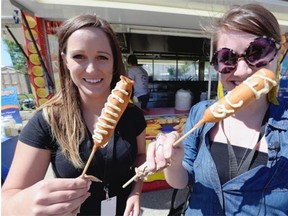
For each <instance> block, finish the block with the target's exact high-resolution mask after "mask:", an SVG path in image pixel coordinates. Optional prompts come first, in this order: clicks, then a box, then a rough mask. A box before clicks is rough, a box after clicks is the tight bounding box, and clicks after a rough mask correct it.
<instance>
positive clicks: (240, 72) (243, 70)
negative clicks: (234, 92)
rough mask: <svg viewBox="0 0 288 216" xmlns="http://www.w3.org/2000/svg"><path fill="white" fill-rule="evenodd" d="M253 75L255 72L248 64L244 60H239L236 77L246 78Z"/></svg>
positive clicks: (235, 72)
mask: <svg viewBox="0 0 288 216" xmlns="http://www.w3.org/2000/svg"><path fill="white" fill-rule="evenodd" d="M252 73H253V71H252V69H251V68H250V67H249V65H248V64H247V62H246V61H245V60H244V59H243V58H241V59H239V60H238V64H237V67H236V70H235V71H234V76H238V77H246V76H247V75H250V74H252Z"/></svg>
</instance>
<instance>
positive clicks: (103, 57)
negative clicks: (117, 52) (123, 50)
mask: <svg viewBox="0 0 288 216" xmlns="http://www.w3.org/2000/svg"><path fill="white" fill-rule="evenodd" d="M97 59H99V60H107V59H108V58H107V57H106V56H98V57H97Z"/></svg>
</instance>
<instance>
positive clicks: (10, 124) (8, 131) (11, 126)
mask: <svg viewBox="0 0 288 216" xmlns="http://www.w3.org/2000/svg"><path fill="white" fill-rule="evenodd" d="M2 124H3V128H4V132H5V135H6V136H17V134H18V130H17V128H16V122H15V120H14V118H13V116H11V115H8V116H4V117H3V118H2Z"/></svg>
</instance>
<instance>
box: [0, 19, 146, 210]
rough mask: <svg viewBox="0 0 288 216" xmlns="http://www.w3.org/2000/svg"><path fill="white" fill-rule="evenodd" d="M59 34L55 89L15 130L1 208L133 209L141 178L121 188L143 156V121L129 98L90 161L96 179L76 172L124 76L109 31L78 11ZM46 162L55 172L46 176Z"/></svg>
mask: <svg viewBox="0 0 288 216" xmlns="http://www.w3.org/2000/svg"><path fill="white" fill-rule="evenodd" d="M58 38H59V39H58V42H59V65H60V84H61V88H60V90H59V92H58V93H57V94H56V95H55V96H54V97H53V98H51V100H49V101H48V102H47V103H45V104H44V105H43V106H41V107H40V108H39V109H38V110H37V112H36V113H35V115H34V116H33V117H32V119H30V121H29V122H28V124H27V125H26V126H25V128H24V129H23V131H22V132H21V134H20V136H19V141H18V144H17V149H16V152H15V155H14V160H13V163H12V166H11V168H10V171H9V174H8V177H7V179H6V181H5V184H4V185H3V188H2V213H3V215H66V214H71V213H74V214H75V213H76V211H77V209H78V208H79V206H81V209H80V214H79V215H100V213H101V212H102V213H101V214H110V213H111V214H114V215H139V211H140V194H141V190H142V182H138V183H135V184H134V185H133V186H131V187H129V188H127V189H126V188H125V189H123V188H122V185H123V183H125V182H126V181H127V180H128V179H129V178H131V177H132V176H133V175H134V169H133V167H135V166H138V165H139V164H141V163H142V162H143V161H144V160H145V127H146V122H145V119H144V116H143V113H142V111H141V110H140V109H139V108H138V107H136V106H134V105H132V104H128V107H127V108H126V110H125V111H124V113H123V115H122V116H121V118H120V120H119V122H118V124H117V126H116V128H115V132H114V136H112V139H110V141H111V142H110V141H109V143H108V145H106V146H105V147H104V148H100V149H98V150H97V151H96V154H95V156H94V157H93V159H92V162H91V164H90V166H89V168H88V171H87V174H89V175H93V176H95V177H97V178H98V179H100V180H102V182H93V183H91V181H89V180H87V179H85V178H77V177H79V176H80V175H81V173H82V171H83V167H84V164H85V163H86V161H87V160H88V157H89V155H90V153H91V150H92V147H93V139H92V135H93V130H94V125H95V123H96V122H97V121H98V117H99V116H100V114H101V110H102V108H103V107H104V104H105V103H106V101H107V98H108V96H109V95H110V92H111V90H112V89H113V88H114V87H115V85H116V83H117V82H118V81H119V79H120V75H124V74H125V71H124V66H123V62H122V57H121V51H120V47H119V44H118V41H117V38H116V36H115V33H114V32H113V30H112V28H111V26H110V25H109V24H108V23H107V22H106V21H105V20H103V19H101V18H99V17H97V16H96V15H95V14H83V15H79V16H76V17H73V18H71V19H69V20H67V21H65V22H64V23H63V24H62V25H61V27H60V28H59V31H58ZM49 163H51V165H52V168H53V171H54V174H55V177H56V178H55V179H49V180H47V179H44V176H45V173H46V171H47V169H48V166H49ZM101 203H102V204H101ZM103 203H104V204H103Z"/></svg>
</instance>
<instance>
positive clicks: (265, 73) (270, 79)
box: [122, 68, 277, 187]
mask: <svg viewBox="0 0 288 216" xmlns="http://www.w3.org/2000/svg"><path fill="white" fill-rule="evenodd" d="M276 84H277V82H276V81H275V74H274V73H273V72H272V71H270V70H268V69H264V68H263V69H260V70H258V71H257V72H255V73H254V74H253V75H252V76H250V77H248V78H247V79H246V80H245V81H244V82H243V83H241V84H240V85H239V86H236V87H235V88H234V89H233V90H231V91H229V92H228V93H227V94H226V96H225V97H223V98H221V99H219V100H218V101H216V102H215V103H214V104H212V105H211V106H210V107H208V108H207V109H206V110H205V112H204V114H203V117H202V119H201V120H200V121H199V122H197V123H196V124H195V125H194V127H193V128H192V129H190V130H189V131H188V132H187V133H186V134H184V135H183V136H181V137H180V138H179V139H178V140H177V141H176V142H174V143H173V146H174V147H175V146H176V145H177V144H179V143H180V142H181V141H182V140H183V139H185V138H186V137H187V136H189V135H190V134H191V133H192V132H194V131H195V130H196V129H197V128H199V127H200V126H201V125H202V124H204V123H206V122H219V121H221V120H223V119H225V118H227V117H228V116H231V115H233V114H234V113H235V112H236V111H238V110H239V109H241V108H243V107H246V106H247V105H248V104H249V103H251V102H252V101H253V100H255V99H259V98H260V97H261V96H262V95H263V94H267V93H268V92H269V91H270V90H271V89H272V88H273V87H274V86H276ZM140 168H141V170H140ZM164 168H165V167H164ZM164 168H162V169H164ZM160 170H161V169H159V170H157V171H156V172H158V171H160ZM150 174H153V173H152V172H149V171H147V165H146V162H145V163H144V164H142V165H141V166H140V167H138V168H136V175H134V176H133V177H132V178H131V179H130V180H129V181H128V182H127V183H125V184H124V185H123V186H122V187H126V186H127V185H129V184H130V183H131V182H132V181H137V179H139V178H141V179H143V178H145V177H147V175H150Z"/></svg>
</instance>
